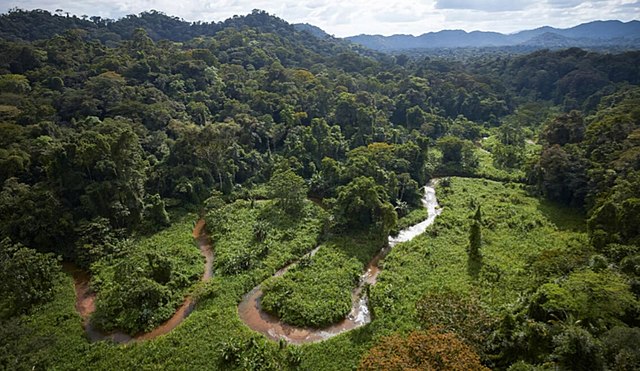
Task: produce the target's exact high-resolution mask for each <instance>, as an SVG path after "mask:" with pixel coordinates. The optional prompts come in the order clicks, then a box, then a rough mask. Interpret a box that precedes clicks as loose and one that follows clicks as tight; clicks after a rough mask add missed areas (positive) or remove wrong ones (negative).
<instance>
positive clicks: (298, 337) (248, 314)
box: [238, 181, 442, 344]
mask: <svg viewBox="0 0 640 371" xmlns="http://www.w3.org/2000/svg"><path fill="white" fill-rule="evenodd" d="M434 186H435V181H432V182H431V183H429V185H427V186H426V187H424V196H423V198H422V204H423V206H424V207H425V208H427V210H428V212H429V216H428V218H427V219H426V220H424V221H422V222H420V223H418V224H416V225H413V226H411V227H409V228H407V229H404V230H402V231H400V233H398V235H397V236H396V237H389V244H388V246H387V247H385V248H383V249H382V250H381V251H380V252H379V253H378V254H377V255H376V256H375V257H374V258H373V259H372V260H371V261H370V262H369V264H368V265H367V270H366V271H365V273H364V274H363V275H362V276H361V277H360V283H359V284H358V286H357V287H356V288H355V289H354V290H353V291H352V293H351V302H352V305H351V311H350V312H349V314H348V315H347V317H346V318H345V319H343V320H342V321H341V322H338V323H336V324H333V325H331V326H328V327H326V328H321V329H317V328H309V327H297V326H293V325H289V324H286V323H284V322H282V321H280V320H279V319H278V318H277V317H276V316H273V315H271V314H269V313H267V312H265V311H264V310H262V307H261V305H260V300H261V298H262V289H261V285H258V286H256V287H254V288H253V290H251V291H249V293H247V294H246V295H245V296H244V297H243V298H242V301H241V302H240V304H239V305H238V314H239V315H240V319H242V321H243V322H244V323H245V324H246V325H247V326H249V328H251V329H252V330H254V331H257V332H259V333H261V334H263V335H265V336H267V337H268V338H270V339H271V340H275V341H279V340H281V339H283V340H285V341H287V342H289V343H292V344H302V343H312V342H317V341H322V340H325V339H328V338H330V337H333V336H336V335H338V334H341V333H343V332H346V331H349V330H353V329H355V328H358V327H361V326H364V325H366V324H367V323H369V322H371V315H370V313H369V305H368V298H367V296H366V295H365V294H364V293H363V290H364V288H365V287H366V285H367V284H368V285H375V283H376V282H377V279H378V274H380V269H381V268H380V266H379V263H380V261H381V260H383V259H384V257H385V256H387V254H388V253H389V252H390V251H391V249H392V248H393V246H395V245H396V244H398V243H401V242H405V241H409V240H411V239H413V238H414V237H416V236H418V235H419V234H421V233H423V232H424V231H425V230H426V229H427V227H428V226H430V225H431V224H433V222H434V221H435V219H436V217H437V216H438V215H440V212H441V211H442V210H441V209H440V207H439V205H438V200H437V199H436V191H435V188H434ZM318 249H319V247H317V248H315V249H314V250H312V251H311V252H310V253H309V254H308V255H311V256H313V255H314V254H315V253H316V252H317V251H318ZM294 264H295V263H292V264H290V265H288V266H286V267H284V268H282V269H281V270H279V271H278V272H276V273H275V274H274V276H281V275H283V274H284V273H286V272H287V271H288V270H289V269H290V268H291V267H292V266H293V265H294Z"/></svg>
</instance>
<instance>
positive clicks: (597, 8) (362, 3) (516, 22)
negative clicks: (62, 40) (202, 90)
mask: <svg viewBox="0 0 640 371" xmlns="http://www.w3.org/2000/svg"><path fill="white" fill-rule="evenodd" d="M0 5H2V6H1V7H0V10H2V11H3V12H6V11H7V10H8V9H10V8H13V7H16V6H17V7H19V8H22V9H46V10H50V11H52V12H53V11H55V10H56V9H63V10H64V11H65V12H69V13H71V14H77V15H89V16H92V15H98V16H102V17H108V18H114V19H116V18H119V17H122V16H124V15H127V14H138V13H140V12H142V11H145V10H151V9H155V10H158V11H162V12H164V13H166V14H167V15H171V16H177V17H180V18H183V19H185V20H187V21H196V20H202V21H207V22H210V21H221V20H224V19H226V18H229V17H231V16H233V15H235V14H238V15H243V14H247V13H250V12H251V11H252V10H253V9H262V10H266V11H267V12H269V13H271V14H274V15H277V16H278V17H281V18H283V19H285V20H286V21H288V22H291V23H310V24H313V25H316V26H318V27H321V28H322V29H324V30H325V31H327V32H328V33H330V34H333V35H335V36H340V37H343V36H351V35H356V34H360V33H367V34H383V35H391V34H398V33H404V34H414V35H419V34H422V33H425V32H429V31H439V30H442V29H464V30H467V31H474V30H482V31H498V32H505V33H509V32H515V31H520V30H523V29H530V28H535V27H540V26H545V25H550V26H554V27H571V26H575V25H577V24H580V23H584V22H588V21H593V20H608V19H619V20H622V21H629V20H633V19H639V18H640V0H595V1H581V0H481V1H476V0H413V1H409V0H282V1H278V0H213V1H212V0H110V1H104V0H82V1H59V0H21V1H16V0H0Z"/></svg>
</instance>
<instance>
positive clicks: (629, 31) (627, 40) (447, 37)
mask: <svg viewBox="0 0 640 371" xmlns="http://www.w3.org/2000/svg"><path fill="white" fill-rule="evenodd" d="M347 40H350V41H352V42H354V43H357V44H360V45H363V46H366V47H368V48H370V49H374V50H378V51H400V50H409V49H429V48H443V47H448V48H466V47H506V46H533V47H553V48H557V47H591V46H625V47H629V48H637V47H640V21H630V22H626V23H623V22H620V21H595V22H589V23H584V24H580V25H578V26H575V27H571V28H567V29H558V28H553V27H548V26H547V27H541V28H537V29H534V30H526V31H520V32H517V33H514V34H508V35H507V34H501V33H497V32H484V31H473V32H466V31H463V30H444V31H438V32H429V33H425V34H422V35H420V36H413V35H392V36H381V35H357V36H352V37H347Z"/></svg>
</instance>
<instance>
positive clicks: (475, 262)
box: [467, 254, 482, 280]
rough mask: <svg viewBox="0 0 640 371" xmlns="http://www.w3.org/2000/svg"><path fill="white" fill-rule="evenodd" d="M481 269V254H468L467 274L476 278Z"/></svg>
mask: <svg viewBox="0 0 640 371" xmlns="http://www.w3.org/2000/svg"><path fill="white" fill-rule="evenodd" d="M481 269H482V255H472V254H469V257H468V258H467V274H468V275H469V276H470V277H471V278H473V279H474V280H477V279H478V277H479V276H480V270H481Z"/></svg>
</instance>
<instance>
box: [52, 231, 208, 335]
mask: <svg viewBox="0 0 640 371" xmlns="http://www.w3.org/2000/svg"><path fill="white" fill-rule="evenodd" d="M204 226H205V222H204V219H200V220H198V222H197V223H196V225H195V227H194V228H193V238H194V239H195V240H196V241H197V242H198V247H199V248H200V253H201V254H202V255H203V256H204V258H205V264H204V273H203V274H202V281H208V280H209V279H210V278H211V276H212V275H213V250H212V248H211V243H210V241H209V237H208V236H207V234H206V232H205V229H204ZM63 267H64V270H65V271H67V272H69V273H70V274H71V275H72V276H73V282H74V286H75V291H76V310H77V311H78V313H79V314H80V316H81V317H82V326H83V327H84V330H85V333H86V334H87V337H88V338H89V340H90V341H99V340H111V341H114V342H116V343H121V344H125V343H130V342H134V341H141V340H150V339H153V338H155V337H158V336H160V335H164V334H166V333H168V332H170V331H171V330H173V329H174V328H176V327H177V326H178V325H179V324H180V323H182V321H184V320H185V319H186V318H187V317H188V316H189V314H191V312H192V311H193V309H194V307H195V302H194V300H193V298H192V297H190V296H189V297H187V298H186V299H185V300H184V302H183V303H182V305H180V307H179V308H178V310H176V312H175V313H174V314H173V316H172V317H171V318H170V319H169V320H167V321H166V322H165V323H163V324H162V325H160V326H158V327H156V328H155V329H154V330H152V331H151V332H147V333H143V334H138V335H136V336H130V335H128V334H125V333H123V332H120V331H114V332H109V333H105V332H102V331H100V330H98V329H96V328H95V327H93V325H92V324H91V319H90V317H91V314H92V313H93V312H94V311H95V310H96V307H95V299H96V294H95V292H93V291H92V290H91V288H90V286H89V281H90V278H91V277H90V276H89V274H88V273H86V272H84V271H82V270H81V269H79V268H78V267H76V266H74V265H73V264H70V263H65V264H63Z"/></svg>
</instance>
